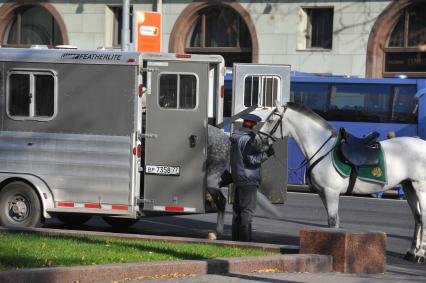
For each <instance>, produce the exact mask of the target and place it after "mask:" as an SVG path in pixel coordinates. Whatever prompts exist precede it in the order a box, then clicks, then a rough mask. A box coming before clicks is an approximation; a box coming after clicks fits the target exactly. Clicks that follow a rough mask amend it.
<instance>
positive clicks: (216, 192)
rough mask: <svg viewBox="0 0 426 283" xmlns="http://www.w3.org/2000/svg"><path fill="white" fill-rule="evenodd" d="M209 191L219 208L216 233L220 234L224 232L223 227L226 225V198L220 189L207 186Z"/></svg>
mask: <svg viewBox="0 0 426 283" xmlns="http://www.w3.org/2000/svg"><path fill="white" fill-rule="evenodd" d="M207 191H208V193H209V194H210V196H211V197H212V200H213V202H214V204H215V205H216V208H217V221H216V235H217V236H220V235H222V234H223V227H224V226H225V208H226V198H225V196H224V195H223V194H222V191H221V190H220V189H216V188H211V187H207Z"/></svg>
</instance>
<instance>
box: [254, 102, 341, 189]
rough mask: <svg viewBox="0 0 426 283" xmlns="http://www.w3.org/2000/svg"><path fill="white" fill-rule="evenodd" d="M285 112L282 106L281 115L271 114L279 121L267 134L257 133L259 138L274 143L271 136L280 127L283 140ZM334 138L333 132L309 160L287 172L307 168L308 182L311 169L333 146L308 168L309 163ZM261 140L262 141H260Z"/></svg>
mask: <svg viewBox="0 0 426 283" xmlns="http://www.w3.org/2000/svg"><path fill="white" fill-rule="evenodd" d="M286 110H287V106H284V111H283V113H282V114H280V113H277V112H276V111H274V112H273V113H272V115H277V116H279V117H280V119H278V121H277V122H276V123H275V125H274V126H273V127H272V130H271V131H270V132H269V133H265V132H263V131H258V134H259V136H262V135H263V136H266V138H269V139H271V140H272V141H274V142H275V141H276V138H275V137H274V136H273V134H274V133H275V132H276V131H277V129H278V127H280V131H281V139H284V135H283V128H282V120H283V117H284V113H285V111H286ZM335 136H336V134H335V132H332V133H331V135H330V136H329V137H328V138H327V140H326V141H325V142H324V143H323V144H322V145H321V146H320V147H319V148H318V150H317V151H316V152H315V153H314V154H313V155H312V156H311V157H310V158H305V159H304V160H303V161H302V162H301V163H300V165H299V166H298V167H296V168H288V170H289V171H293V172H294V171H296V170H299V169H301V168H303V167H305V166H308V170H307V175H308V179H309V182H310V179H311V177H310V176H311V171H312V169H313V168H314V167H315V166H316V165H317V164H318V163H319V162H321V160H323V159H324V158H325V157H326V156H327V155H328V154H329V153H330V152H331V151H333V149H334V148H335V146H333V147H332V148H331V149H330V150H329V151H327V153H326V154H324V155H323V156H321V157H320V158H318V159H317V160H315V162H314V163H313V164H312V165H311V166H309V162H311V161H312V160H313V159H314V158H315V156H317V154H318V153H319V152H321V150H322V149H323V148H324V146H325V145H326V144H327V143H328V142H329V141H330V140H331V139H332V138H333V137H335ZM260 138H261V139H262V137H260ZM262 140H263V139H262Z"/></svg>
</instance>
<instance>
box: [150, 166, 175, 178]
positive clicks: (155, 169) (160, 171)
mask: <svg viewBox="0 0 426 283" xmlns="http://www.w3.org/2000/svg"><path fill="white" fill-rule="evenodd" d="M145 174H151V175H162V176H179V175H180V167H179V166H165V165H145Z"/></svg>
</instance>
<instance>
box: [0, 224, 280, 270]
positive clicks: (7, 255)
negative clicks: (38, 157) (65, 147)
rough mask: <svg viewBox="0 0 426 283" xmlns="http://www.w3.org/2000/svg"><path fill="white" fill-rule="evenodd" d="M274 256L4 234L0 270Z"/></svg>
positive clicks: (174, 245)
mask: <svg viewBox="0 0 426 283" xmlns="http://www.w3.org/2000/svg"><path fill="white" fill-rule="evenodd" d="M273 254H274V253H273V252H267V251H261V250H254V249H242V248H233V247H223V246H215V245H208V244H183V243H169V242H158V241H136V240H118V239H113V238H101V237H72V236H42V235H35V234H26V233H16V234H15V233H10V234H9V233H3V232H0V270H10V269H21V268H33V267H59V266H76V265H92V264H109V263H127V262H147V261H162V260H181V259H211V258H220V257H238V256H264V255H273Z"/></svg>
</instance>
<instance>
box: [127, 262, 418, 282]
mask: <svg viewBox="0 0 426 283" xmlns="http://www.w3.org/2000/svg"><path fill="white" fill-rule="evenodd" d="M424 266H425V269H424V271H421V270H416V271H414V273H413V270H412V269H408V268H403V267H399V266H394V265H388V272H386V273H385V274H372V275H368V274H365V275H352V274H342V273H257V274H256V273H251V274H237V273H233V274H225V275H203V276H192V277H186V278H171V279H145V280H141V281H137V280H136V281H134V280H133V281H125V282H126V283H159V282H165V283H171V282H179V283H218V282H229V283H243V282H244V283H248V282H250V283H254V282H266V283H290V282H291V283H318V282H321V283H401V282H403V283H425V282H426V265H424Z"/></svg>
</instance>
